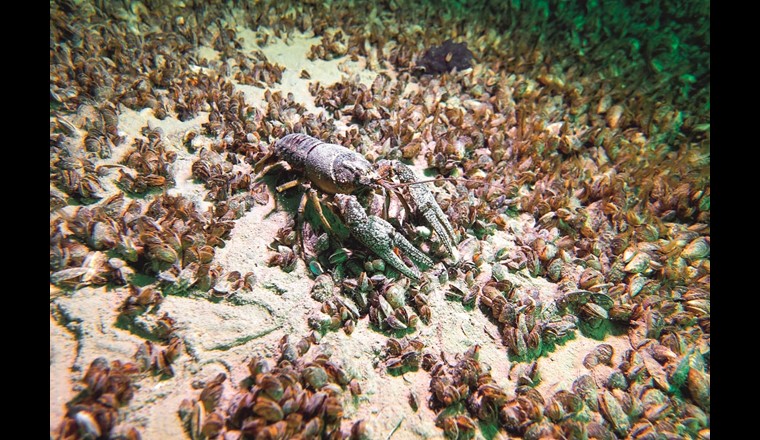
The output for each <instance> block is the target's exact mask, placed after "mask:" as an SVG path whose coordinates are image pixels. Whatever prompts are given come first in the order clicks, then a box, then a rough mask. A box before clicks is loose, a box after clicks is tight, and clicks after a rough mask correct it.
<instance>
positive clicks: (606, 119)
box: [50, 0, 710, 439]
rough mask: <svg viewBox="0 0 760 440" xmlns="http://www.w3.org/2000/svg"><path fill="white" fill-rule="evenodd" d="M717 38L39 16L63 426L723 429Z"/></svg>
mask: <svg viewBox="0 0 760 440" xmlns="http://www.w3.org/2000/svg"><path fill="white" fill-rule="evenodd" d="M709 35H710V15H709V2H693V1H692V2H686V1H675V2H643V3H640V4H637V5H635V7H633V6H630V5H627V4H626V2H622V1H619V2H594V1H587V2H577V3H576V2H562V1H540V2H519V1H507V2H488V1H451V2H441V3H437V2H435V3H434V2H430V3H427V2H413V1H383V2H365V1H343V0H340V1H331V2H316V1H307V2H282V1H280V2H271V1H258V2H222V1H212V2H196V1H192V0H191V1H175V0H167V1H127V0H124V1H117V2H103V1H88V0H70V1H52V2H51V3H50V378H51V379H50V384H51V394H50V397H51V398H50V415H51V417H50V436H51V438H56V439H58V438H62V439H75V438H129V439H135V438H146V439H154V438H155V439H159V438H192V439H199V438H224V439H236V438H257V439H258V438H351V439H360V438H367V439H373V438H404V439H405V438H486V439H493V438H525V439H531V438H536V439H537V438H628V437H630V438H662V437H664V438H709V435H710V423H709V419H710V39H709ZM291 133H301V134H304V135H308V136H309V137H308V138H307V137H289V138H286V136H287V135H289V134H291ZM312 138H313V139H312ZM283 139H289V140H283ZM294 139H295V140H294ZM279 140H283V142H281V143H279V144H278V141H279ZM278 145H279V147H278ZM331 145H332V146H331Z"/></svg>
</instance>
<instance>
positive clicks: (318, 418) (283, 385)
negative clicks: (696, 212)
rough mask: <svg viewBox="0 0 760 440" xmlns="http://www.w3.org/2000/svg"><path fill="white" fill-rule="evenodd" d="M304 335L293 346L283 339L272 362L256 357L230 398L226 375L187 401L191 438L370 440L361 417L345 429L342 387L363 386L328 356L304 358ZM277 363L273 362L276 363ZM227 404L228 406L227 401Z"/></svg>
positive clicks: (184, 411)
mask: <svg viewBox="0 0 760 440" xmlns="http://www.w3.org/2000/svg"><path fill="white" fill-rule="evenodd" d="M309 348H310V341H309V340H308V339H306V338H304V339H301V340H300V341H299V342H298V343H296V344H292V343H291V342H290V339H289V338H288V336H285V337H284V338H283V339H282V340H281V341H280V351H281V355H280V358H279V360H278V361H277V362H276V364H274V363H273V362H272V361H270V360H268V359H266V358H264V357H262V356H259V355H256V356H254V357H253V358H252V359H251V361H250V362H249V363H248V369H249V371H250V373H251V374H250V376H249V377H247V378H246V379H245V380H244V381H243V386H242V387H241V389H240V390H238V391H237V392H236V393H235V394H234V395H233V396H232V397H230V398H229V399H228V400H227V401H226V402H225V401H223V399H222V397H223V392H224V382H225V380H226V375H225V374H224V373H220V374H219V375H217V376H216V377H215V378H214V379H212V380H211V381H209V382H208V383H207V384H206V385H205V387H204V388H203V390H202V391H201V393H200V395H199V397H198V398H196V399H185V400H184V401H183V402H182V405H181V407H180V410H179V412H180V417H181V418H182V420H183V422H184V423H185V427H186V429H187V430H188V432H189V433H190V437H191V438H192V439H200V438H209V439H211V438H225V439H238V438H239V439H246V438H250V439H253V438H255V439H281V438H302V439H320V438H321V439H351V440H359V439H368V438H369V434H368V432H367V428H366V426H365V423H364V422H363V421H358V422H356V423H354V424H353V425H352V427H351V429H350V431H349V432H344V431H342V430H341V418H342V416H343V401H344V391H345V390H346V388H348V389H349V390H350V392H351V394H352V395H353V396H357V395H359V394H361V386H360V385H359V383H358V382H357V381H356V379H350V378H349V376H348V374H347V373H346V372H345V371H344V370H343V369H342V368H341V367H340V366H339V365H338V364H336V363H335V362H333V361H332V360H330V357H329V356H328V355H325V354H317V355H315V356H314V357H313V359H312V360H310V361H307V360H306V358H305V357H304V356H305V355H306V354H307V352H308V351H309ZM273 364H274V365H273ZM223 403H224V405H223Z"/></svg>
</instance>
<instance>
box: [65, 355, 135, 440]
mask: <svg viewBox="0 0 760 440" xmlns="http://www.w3.org/2000/svg"><path fill="white" fill-rule="evenodd" d="M137 372H138V369H137V366H136V365H135V364H132V363H129V362H127V363H122V362H119V361H113V362H111V363H110V364H109V363H108V361H107V360H106V359H105V358H97V359H95V360H94V361H92V364H90V368H88V369H87V372H86V373H85V375H84V378H83V379H82V380H83V382H84V385H85V389H83V390H82V391H81V392H80V393H79V394H78V395H77V396H76V397H74V398H73V399H72V400H71V401H69V402H68V403H67V404H66V406H67V407H68V411H67V412H66V415H65V416H64V419H63V422H61V425H60V428H59V431H58V436H57V438H58V439H60V440H78V439H91V438H115V439H123V440H139V439H140V434H139V432H137V430H136V429H135V428H128V429H124V430H123V432H113V431H114V427H115V425H116V423H117V417H118V410H119V407H121V406H122V405H125V404H126V403H128V402H129V401H130V400H131V399H132V395H133V394H134V389H133V388H132V377H133V376H134V375H135V374H137Z"/></svg>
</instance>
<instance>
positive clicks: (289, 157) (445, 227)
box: [254, 133, 456, 281]
mask: <svg viewBox="0 0 760 440" xmlns="http://www.w3.org/2000/svg"><path fill="white" fill-rule="evenodd" d="M273 157H274V158H277V159H279V160H278V161H277V162H276V163H273V164H269V165H266V166H264V164H265V163H267V162H269V161H270V159H271V158H273ZM275 167H282V168H285V169H287V170H293V171H296V172H298V173H299V174H300V175H299V176H298V177H297V178H296V179H294V180H292V181H289V182H287V183H284V184H282V185H279V186H278V187H277V191H278V192H282V191H284V190H286V189H289V188H293V187H295V186H297V185H299V184H300V185H304V186H310V185H309V183H311V184H313V185H314V186H316V187H317V188H318V189H320V190H322V191H323V192H325V193H328V194H334V195H335V196H334V201H335V206H336V207H337V209H338V213H339V215H340V217H342V219H343V220H344V222H345V223H346V226H347V227H348V229H349V231H350V232H351V235H352V236H353V237H354V238H355V239H356V240H358V241H359V242H360V243H361V244H362V245H364V246H366V247H367V248H368V249H369V250H371V251H372V252H374V253H375V254H377V255H378V256H379V257H380V258H382V259H383V260H385V262H386V263H388V264H390V265H392V266H393V267H394V268H396V270H398V271H399V272H401V273H402V274H404V275H406V276H407V277H409V278H411V279H413V280H415V281H419V280H420V278H421V274H420V271H419V270H418V269H417V267H415V266H407V265H406V264H405V263H404V261H403V260H402V259H401V257H400V256H399V255H398V254H397V253H396V250H397V249H398V251H399V252H401V253H403V254H404V255H406V256H407V257H408V258H409V260H411V261H412V262H413V263H414V265H416V266H418V267H430V266H432V265H433V261H432V260H431V259H430V257H428V256H427V255H425V254H424V253H423V252H422V251H420V250H419V249H417V248H416V247H415V246H414V245H412V244H411V243H410V242H409V240H407V239H406V238H405V237H404V236H403V235H402V234H401V233H399V232H398V231H396V229H395V228H394V227H393V226H392V225H391V224H390V223H388V222H387V221H386V220H384V219H382V218H380V217H378V216H375V215H367V213H366V212H365V210H364V208H363V207H362V205H361V204H360V203H359V201H358V199H357V198H356V196H355V194H357V193H359V192H361V191H365V190H374V189H385V190H390V191H394V192H395V191H396V190H397V188H398V187H400V186H408V188H409V190H408V194H409V199H411V200H409V201H407V200H403V198H402V201H403V203H404V205H405V206H406V209H410V208H409V202H411V203H412V204H413V205H414V206H415V208H416V210H417V211H418V212H419V213H420V214H421V215H422V216H423V218H424V219H425V221H426V222H427V223H428V224H429V225H430V227H431V228H432V229H433V230H434V231H435V232H436V234H437V235H438V237H439V239H440V241H441V242H442V243H443V245H444V247H445V249H446V252H447V254H448V255H449V256H451V257H452V258H454V259H456V257H454V244H455V235H454V228H453V227H452V226H451V224H450V223H449V220H448V218H447V217H446V215H445V214H444V213H443V210H441V207H440V206H439V205H438V203H437V202H436V201H435V197H433V194H432V193H431V192H430V190H429V189H428V187H427V186H426V184H425V182H420V181H418V179H417V177H416V176H415V174H414V172H413V171H412V170H411V168H409V167H408V166H406V165H405V164H403V163H401V162H399V161H393V160H383V161H378V163H377V164H375V165H373V164H372V163H370V162H369V161H368V160H367V159H366V158H365V157H364V156H362V155H361V154H359V153H357V152H355V151H352V150H349V149H348V148H346V147H344V146H342V145H337V144H331V143H326V142H322V141H320V140H319V139H316V138H314V137H311V136H308V135H305V134H300V133H293V134H288V135H286V136H284V137H282V138H281V139H279V140H277V141H276V142H275V143H274V148H273V149H272V150H271V151H270V152H269V154H267V156H265V157H264V158H263V159H262V160H260V161H259V162H258V163H257V164H256V166H255V167H254V169H255V170H258V172H259V176H258V177H257V180H258V179H261V178H262V177H263V176H264V175H266V174H267V173H269V172H270V171H271V170H272V169H274V168H275ZM394 178H395V179H397V180H398V182H396V181H394V180H392V179H394ZM307 194H308V198H307V197H306V196H304V197H302V198H301V202H300V204H299V208H298V216H299V222H300V221H301V220H302V218H303V212H304V210H305V207H306V203H307V200H312V203H313V205H314V207H315V210H316V212H317V215H318V216H319V218H320V221H321V222H322V224H323V225H324V226H325V228H326V229H327V230H328V231H329V232H332V228H331V226H330V224H329V222H328V221H327V219H326V218H325V216H324V212H323V211H322V207H321V203H320V201H319V197H318V194H317V192H316V191H315V190H314V189H310V190H309V191H307Z"/></svg>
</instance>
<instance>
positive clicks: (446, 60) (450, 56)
mask: <svg viewBox="0 0 760 440" xmlns="http://www.w3.org/2000/svg"><path fill="white" fill-rule="evenodd" d="M470 60H472V52H470V49H468V48H467V43H454V42H452V41H451V40H446V41H444V42H443V44H442V45H440V46H433V47H431V48H430V49H428V50H427V51H426V52H425V54H424V55H423V56H422V58H421V59H420V60H419V62H418V63H417V70H418V71H421V73H431V74H438V73H444V72H449V71H451V69H454V68H456V69H457V70H460V71H461V70H464V69H468V68H469V67H471V64H470Z"/></svg>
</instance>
